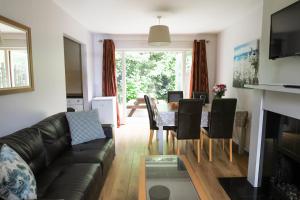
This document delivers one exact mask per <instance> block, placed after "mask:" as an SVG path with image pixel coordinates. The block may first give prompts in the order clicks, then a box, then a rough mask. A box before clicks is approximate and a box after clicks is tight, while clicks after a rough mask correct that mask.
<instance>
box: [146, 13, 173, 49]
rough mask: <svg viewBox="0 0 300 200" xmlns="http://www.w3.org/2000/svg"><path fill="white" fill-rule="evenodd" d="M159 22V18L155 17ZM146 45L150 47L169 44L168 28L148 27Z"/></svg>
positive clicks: (162, 26)
mask: <svg viewBox="0 0 300 200" xmlns="http://www.w3.org/2000/svg"><path fill="white" fill-rule="evenodd" d="M157 18H158V20H159V21H160V18H161V17H160V16H158V17H157ZM148 43H149V45H151V46H166V45H169V44H170V43H171V39H170V32H169V27H168V26H165V25H160V24H159V25H155V26H151V27H150V31H149V36H148Z"/></svg>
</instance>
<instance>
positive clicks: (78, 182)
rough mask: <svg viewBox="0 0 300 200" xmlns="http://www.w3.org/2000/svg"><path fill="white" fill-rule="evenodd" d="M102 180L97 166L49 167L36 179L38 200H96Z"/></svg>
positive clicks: (71, 165) (70, 165)
mask: <svg viewBox="0 0 300 200" xmlns="http://www.w3.org/2000/svg"><path fill="white" fill-rule="evenodd" d="M102 179H103V177H102V175H101V166H100V165H99V164H87V163H83V164H69V165H54V166H52V165H51V166H50V167H49V168H48V169H47V170H45V172H43V173H41V174H40V175H39V176H38V177H37V184H38V186H39V187H38V198H42V199H64V200H81V199H82V200H83V199H84V200H89V199H98V197H99V193H100V189H101V187H102V185H103V181H102Z"/></svg>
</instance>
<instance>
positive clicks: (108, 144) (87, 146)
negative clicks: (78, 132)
mask: <svg viewBox="0 0 300 200" xmlns="http://www.w3.org/2000/svg"><path fill="white" fill-rule="evenodd" d="M114 156H115V143H114V140H113V139H99V140H94V141H91V142H88V143H84V144H80V145H74V146H73V147H72V149H71V150H69V151H66V152H65V153H63V154H62V155H61V156H60V157H59V158H58V159H57V160H56V161H55V162H54V163H58V164H70V163H100V164H101V167H102V170H103V171H102V172H103V174H105V175H106V172H107V171H108V169H109V167H110V165H111V163H112V161H113V159H114Z"/></svg>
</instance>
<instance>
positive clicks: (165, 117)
mask: <svg viewBox="0 0 300 200" xmlns="http://www.w3.org/2000/svg"><path fill="white" fill-rule="evenodd" d="M178 106H179V104H178V102H171V103H168V102H166V101H158V102H157V104H156V108H155V121H156V124H157V127H158V130H157V140H158V152H159V154H161V155H163V154H164V142H163V138H164V137H163V127H174V126H175V116H176V113H177V112H178ZM210 110H211V104H205V105H203V107H202V117H201V124H199V125H200V126H201V127H208V121H209V113H210ZM247 114H248V112H247V111H243V110H239V109H237V111H236V117H235V126H237V127H239V128H241V131H240V134H239V138H238V140H239V153H240V154H241V153H242V152H243V149H244V143H245V142H244V140H245V128H246V124H247V116H248V115H247ZM242 122H243V123H242ZM199 134H200V133H199Z"/></svg>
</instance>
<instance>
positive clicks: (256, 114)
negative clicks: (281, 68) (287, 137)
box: [245, 84, 300, 187]
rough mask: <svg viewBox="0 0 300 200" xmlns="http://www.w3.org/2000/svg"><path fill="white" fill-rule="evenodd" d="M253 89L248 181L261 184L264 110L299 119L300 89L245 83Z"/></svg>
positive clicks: (256, 184)
mask: <svg viewBox="0 0 300 200" xmlns="http://www.w3.org/2000/svg"><path fill="white" fill-rule="evenodd" d="M245 87H246V88H251V89H254V90H253V105H252V120H251V121H252V122H251V135H250V146H249V164H248V181H249V182H250V183H251V184H252V185H253V186H254V187H259V186H260V185H261V178H262V167H263V166H262V163H263V153H264V152H263V150H264V138H265V135H264V133H263V121H264V111H265V110H267V111H272V112H276V113H280V114H283V115H286V116H290V117H294V118H297V119H300V89H294V88H285V87H283V86H282V85H278V84H277V85H267V84H264V85H245Z"/></svg>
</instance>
